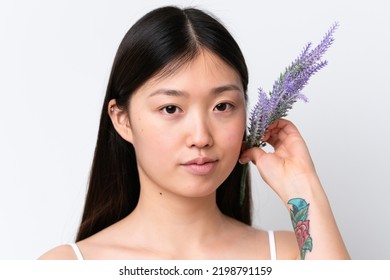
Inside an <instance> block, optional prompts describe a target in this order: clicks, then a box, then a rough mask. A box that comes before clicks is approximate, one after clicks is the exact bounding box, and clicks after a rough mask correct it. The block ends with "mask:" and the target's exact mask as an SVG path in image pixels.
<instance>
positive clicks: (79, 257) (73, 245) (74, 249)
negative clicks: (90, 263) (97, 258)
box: [68, 243, 84, 260]
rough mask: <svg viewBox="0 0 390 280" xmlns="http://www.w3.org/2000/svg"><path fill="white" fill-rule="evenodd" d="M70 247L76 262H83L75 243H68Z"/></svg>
mask: <svg viewBox="0 0 390 280" xmlns="http://www.w3.org/2000/svg"><path fill="white" fill-rule="evenodd" d="M68 245H69V246H70V247H72V249H73V251H74V253H75V254H76V257H77V259H78V260H84V257H83V254H81V251H80V249H79V246H77V244H76V243H69V244H68Z"/></svg>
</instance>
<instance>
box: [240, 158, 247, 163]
mask: <svg viewBox="0 0 390 280" xmlns="http://www.w3.org/2000/svg"><path fill="white" fill-rule="evenodd" d="M238 162H239V163H240V164H247V163H248V162H249V159H248V158H240V159H238Z"/></svg>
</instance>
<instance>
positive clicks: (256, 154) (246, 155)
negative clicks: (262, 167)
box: [238, 147, 266, 164]
mask: <svg viewBox="0 0 390 280" xmlns="http://www.w3.org/2000/svg"><path fill="white" fill-rule="evenodd" d="M264 154H266V152H264V151H263V150H262V149H260V148H258V147H253V148H250V149H248V150H246V151H244V152H243V153H242V154H241V156H240V158H239V160H238V161H239V162H240V163H241V164H246V163H248V162H250V161H251V162H253V163H254V164H256V162H258V161H259V160H260V158H261V157H262V156H263V155H264Z"/></svg>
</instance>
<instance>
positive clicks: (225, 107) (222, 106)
mask: <svg viewBox="0 0 390 280" xmlns="http://www.w3.org/2000/svg"><path fill="white" fill-rule="evenodd" d="M231 109H233V105H232V104H230V103H226V102H223V103H219V104H218V105H217V106H215V108H214V110H216V111H219V112H224V111H229V110H231Z"/></svg>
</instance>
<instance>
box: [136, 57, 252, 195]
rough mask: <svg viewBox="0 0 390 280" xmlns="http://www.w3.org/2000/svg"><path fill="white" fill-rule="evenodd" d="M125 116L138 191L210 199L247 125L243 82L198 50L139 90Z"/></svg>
mask: <svg viewBox="0 0 390 280" xmlns="http://www.w3.org/2000/svg"><path fill="white" fill-rule="evenodd" d="M128 116H129V123H128V125H129V130H130V132H129V139H128V140H129V141H130V142H131V143H132V144H133V146H134V148H135V151H136V157H137V163H138V170H139V175H140V182H141V189H143V188H148V189H151V190H154V191H155V192H156V193H160V194H164V193H167V192H169V193H172V194H175V195H180V196H186V197H202V196H207V195H211V194H213V193H214V192H215V191H216V189H217V188H218V186H219V185H220V184H221V183H222V182H223V181H224V180H225V179H226V178H227V177H228V175H229V174H230V173H231V171H232V170H233V168H234V166H235V165H236V163H237V161H238V157H239V154H240V150H241V145H242V140H243V135H244V131H245V126H246V124H245V120H246V105H245V98H244V92H243V87H242V82H241V79H240V77H239V75H238V74H237V72H236V71H235V70H234V69H233V68H231V67H230V66H228V65H227V64H226V63H225V62H224V61H222V60H221V59H220V58H218V57H217V56H216V55H214V54H212V53H211V52H208V51H202V52H201V53H200V54H199V55H198V56H197V57H196V58H195V59H194V60H192V61H191V62H189V63H187V64H185V65H184V66H182V67H181V68H179V69H178V70H176V71H175V72H174V73H173V74H171V75H168V76H164V77H155V78H152V79H151V80H149V81H148V82H147V83H145V84H144V85H143V86H142V87H141V88H139V89H138V90H137V91H136V92H135V93H134V94H133V95H132V97H131V99H130V104H129V111H128Z"/></svg>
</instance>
